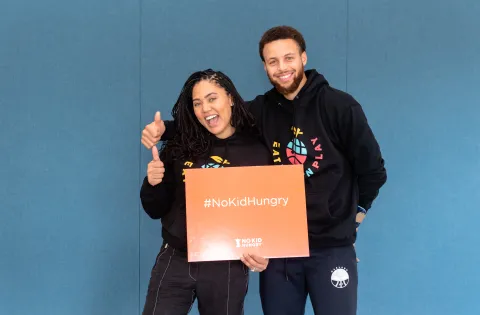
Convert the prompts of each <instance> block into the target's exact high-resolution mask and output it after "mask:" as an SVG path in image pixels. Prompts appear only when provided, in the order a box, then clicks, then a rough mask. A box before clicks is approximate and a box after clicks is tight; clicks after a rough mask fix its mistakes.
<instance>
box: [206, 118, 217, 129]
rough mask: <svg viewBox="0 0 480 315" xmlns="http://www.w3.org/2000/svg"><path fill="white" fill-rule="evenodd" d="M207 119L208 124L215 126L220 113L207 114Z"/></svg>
mask: <svg viewBox="0 0 480 315" xmlns="http://www.w3.org/2000/svg"><path fill="white" fill-rule="evenodd" d="M205 120H206V121H207V125H209V126H210V127H215V126H216V124H217V122H218V115H210V116H207V117H205Z"/></svg>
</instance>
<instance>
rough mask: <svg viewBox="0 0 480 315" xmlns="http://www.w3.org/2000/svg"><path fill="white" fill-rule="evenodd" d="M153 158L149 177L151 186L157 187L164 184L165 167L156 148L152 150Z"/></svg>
mask: <svg viewBox="0 0 480 315" xmlns="http://www.w3.org/2000/svg"><path fill="white" fill-rule="evenodd" d="M152 157H153V159H152V160H151V161H150V163H148V166H147V176H148V182H149V183H150V185H152V186H155V185H158V184H160V183H161V182H162V180H163V175H164V173H165V167H164V166H163V162H162V161H161V160H160V157H159V155H158V149H157V147H156V146H153V148H152Z"/></svg>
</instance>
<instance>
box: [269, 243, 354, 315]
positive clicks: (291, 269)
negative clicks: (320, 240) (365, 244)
mask: <svg viewBox="0 0 480 315" xmlns="http://www.w3.org/2000/svg"><path fill="white" fill-rule="evenodd" d="M357 286H358V274H357V261H356V253H355V248H354V247H353V246H346V247H333V248H325V249H312V250H310V257H305V258H288V259H270V262H269V264H268V267H267V269H266V270H265V271H264V272H262V273H260V297H261V301H262V308H263V312H264V314H265V315H303V314H304V313H305V304H306V299H307V295H309V296H310V300H311V302H312V307H313V310H314V313H315V315H340V314H341V315H355V314H356V312H357Z"/></svg>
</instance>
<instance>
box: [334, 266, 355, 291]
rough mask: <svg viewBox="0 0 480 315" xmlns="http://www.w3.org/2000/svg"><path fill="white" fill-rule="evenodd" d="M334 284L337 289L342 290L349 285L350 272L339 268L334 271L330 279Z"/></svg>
mask: <svg viewBox="0 0 480 315" xmlns="http://www.w3.org/2000/svg"><path fill="white" fill-rule="evenodd" d="M330 280H331V281H332V284H333V286H334V287H335V288H338V289H342V288H345V287H346V286H347V285H348V281H349V280H350V276H349V275H348V270H347V269H346V268H344V267H337V268H335V269H334V270H332V276H331V277H330Z"/></svg>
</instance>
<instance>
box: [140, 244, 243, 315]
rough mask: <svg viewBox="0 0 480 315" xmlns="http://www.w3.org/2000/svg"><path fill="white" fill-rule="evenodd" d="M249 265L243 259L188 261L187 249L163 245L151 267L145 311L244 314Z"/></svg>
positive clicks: (149, 314)
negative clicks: (194, 308)
mask: <svg viewBox="0 0 480 315" xmlns="http://www.w3.org/2000/svg"><path fill="white" fill-rule="evenodd" d="M248 272H249V270H248V268H247V267H246V266H245V265H244V264H243V263H242V262H241V261H215V262H198V263H189V262H188V261H187V253H186V252H180V251H178V250H176V249H175V248H172V247H171V246H168V245H165V244H164V245H163V246H162V248H161V250H160V253H159V254H158V256H157V260H156V262H155V265H154V267H153V269H152V273H151V277H150V283H149V285H148V292H147V298H146V302H145V306H144V309H143V313H142V314H143V315H183V314H188V313H189V312H190V310H191V308H192V305H193V303H194V302H195V299H198V310H199V312H200V314H201V315H243V309H244V300H245V296H246V294H247V290H248Z"/></svg>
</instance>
